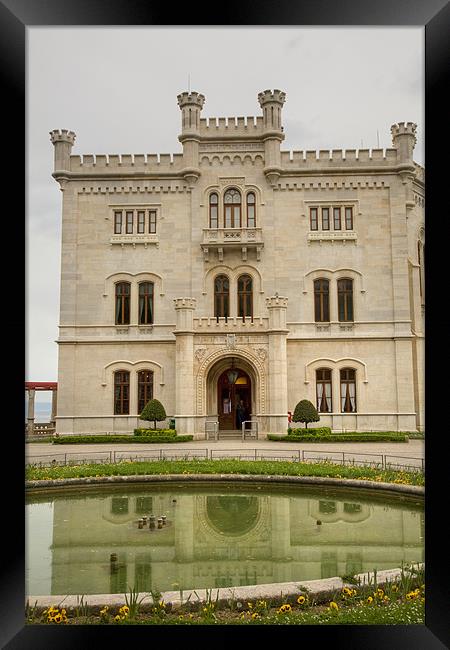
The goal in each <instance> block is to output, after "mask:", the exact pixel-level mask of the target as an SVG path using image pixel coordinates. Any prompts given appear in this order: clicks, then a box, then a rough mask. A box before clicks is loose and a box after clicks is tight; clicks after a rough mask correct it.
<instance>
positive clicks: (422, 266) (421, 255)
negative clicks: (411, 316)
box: [417, 241, 425, 305]
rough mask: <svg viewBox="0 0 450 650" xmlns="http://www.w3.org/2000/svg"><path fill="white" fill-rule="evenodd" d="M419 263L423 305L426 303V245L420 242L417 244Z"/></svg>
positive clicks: (420, 290)
mask: <svg viewBox="0 0 450 650" xmlns="http://www.w3.org/2000/svg"><path fill="white" fill-rule="evenodd" d="M417 262H418V264H419V292H420V302H421V304H422V305H423V304H424V303H425V300H424V298H425V291H424V290H425V282H424V280H425V276H424V272H425V245H424V244H423V243H422V242H421V241H419V242H417Z"/></svg>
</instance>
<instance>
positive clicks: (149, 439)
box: [53, 434, 194, 445]
mask: <svg viewBox="0 0 450 650" xmlns="http://www.w3.org/2000/svg"><path fill="white" fill-rule="evenodd" d="M193 439H194V436H191V435H190V436H177V435H175V436H174V435H170V434H169V435H166V434H165V435H154V436H121V435H117V436H114V435H112V436H111V435H110V436H102V435H98V436H59V437H58V438H54V439H53V444H54V445H78V444H86V443H87V444H89V443H91V442H92V443H103V442H104V443H110V444H112V443H120V442H125V443H127V444H129V443H131V444H133V443H140V444H142V443H145V444H147V443H149V444H151V443H154V444H158V443H161V442H174V443H176V442H190V441H191V440H193Z"/></svg>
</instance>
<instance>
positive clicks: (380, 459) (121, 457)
mask: <svg viewBox="0 0 450 650" xmlns="http://www.w3.org/2000/svg"><path fill="white" fill-rule="evenodd" d="M194 459H198V460H218V459H229V460H232V459H235V460H279V461H290V462H298V463H308V462H314V463H317V462H329V463H334V464H337V465H345V466H359V467H371V468H374V469H380V470H389V469H392V470H396V471H399V470H400V471H401V470H402V471H407V472H423V471H424V469H425V464H424V459H423V458H412V457H409V456H392V455H389V454H366V453H360V454H356V453H351V452H348V453H346V452H328V451H327V452H318V451H317V450H308V449H302V450H300V449H284V450H282V451H279V450H274V449H243V448H242V447H241V448H239V449H209V450H208V449H192V448H186V449H180V448H178V449H152V450H149V451H145V452H142V451H139V452H137V453H136V452H132V451H118V450H111V451H95V452H78V453H77V452H64V453H59V454H58V453H57V454H52V455H40V456H34V457H33V458H32V459H31V460H30V461H28V460H27V459H26V465H28V466H32V467H57V466H64V465H81V464H91V463H101V464H114V463H120V462H124V461H131V462H133V461H134V462H144V461H152V460H155V461H162V460H194Z"/></svg>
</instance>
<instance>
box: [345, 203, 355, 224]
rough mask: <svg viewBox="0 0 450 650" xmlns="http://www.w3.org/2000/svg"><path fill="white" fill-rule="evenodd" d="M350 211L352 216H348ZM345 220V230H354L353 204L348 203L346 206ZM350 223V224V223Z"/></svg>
mask: <svg viewBox="0 0 450 650" xmlns="http://www.w3.org/2000/svg"><path fill="white" fill-rule="evenodd" d="M348 212H350V217H348V216H347V213H348ZM344 221H345V230H353V206H352V205H346V206H344ZM349 223H350V225H348V224H349Z"/></svg>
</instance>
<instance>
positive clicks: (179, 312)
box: [174, 298, 196, 434]
mask: <svg viewBox="0 0 450 650" xmlns="http://www.w3.org/2000/svg"><path fill="white" fill-rule="evenodd" d="M174 305H175V312H176V329H175V330H174V334H175V337H176V342H175V368H176V371H175V420H176V428H177V432H178V433H180V434H193V433H195V417H194V323H193V317H194V309H195V306H196V301H195V298H176V299H175V300H174Z"/></svg>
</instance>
